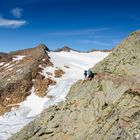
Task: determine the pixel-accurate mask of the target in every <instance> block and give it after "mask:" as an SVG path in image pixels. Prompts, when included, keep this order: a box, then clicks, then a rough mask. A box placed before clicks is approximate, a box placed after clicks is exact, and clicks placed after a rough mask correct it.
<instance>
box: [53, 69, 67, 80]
mask: <svg viewBox="0 0 140 140" xmlns="http://www.w3.org/2000/svg"><path fill="white" fill-rule="evenodd" d="M64 73H65V72H64V71H63V70H62V69H60V68H58V69H56V70H55V71H54V77H55V78H60V77H62V75H63V74H64Z"/></svg>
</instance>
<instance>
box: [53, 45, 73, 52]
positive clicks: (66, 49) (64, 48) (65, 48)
mask: <svg viewBox="0 0 140 140" xmlns="http://www.w3.org/2000/svg"><path fill="white" fill-rule="evenodd" d="M70 50H73V49H72V48H70V47H68V46H64V47H62V48H58V49H56V50H55V52H61V51H66V52H70Z"/></svg>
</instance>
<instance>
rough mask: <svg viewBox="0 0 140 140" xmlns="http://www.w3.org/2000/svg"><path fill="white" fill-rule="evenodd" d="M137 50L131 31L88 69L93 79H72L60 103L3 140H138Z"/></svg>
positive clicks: (138, 35)
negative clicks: (111, 50) (70, 85)
mask: <svg viewBox="0 0 140 140" xmlns="http://www.w3.org/2000/svg"><path fill="white" fill-rule="evenodd" d="M139 54H140V32H139V31H136V32H134V33H132V34H130V35H129V36H128V37H127V38H126V39H125V40H124V41H123V42H121V43H120V45H118V46H117V47H116V48H115V49H114V50H113V52H112V53H110V54H109V56H108V57H106V58H105V59H104V60H103V61H101V62H100V63H98V64H97V65H95V67H93V70H94V71H95V72H96V75H95V76H94V78H93V80H91V81H85V82H83V81H82V80H80V81H77V82H76V83H75V84H74V85H73V86H72V87H71V89H70V91H69V94H68V95H67V97H66V101H65V102H63V103H60V104H59V105H57V106H52V107H50V108H48V109H46V110H45V111H44V112H43V113H42V114H41V116H40V117H39V118H37V119H36V120H34V121H33V122H31V123H29V125H27V126H25V127H24V128H23V129H22V130H21V131H20V132H18V133H17V134H15V135H14V136H13V137H11V138H10V139H9V140H19V139H20V140H23V139H31V140H35V139H39V140H139V139H140V125H139V124H140V74H139V72H140V69H139V66H140V59H139V56H140V55H139ZM81 63H82V62H81ZM78 66H79V65H78Z"/></svg>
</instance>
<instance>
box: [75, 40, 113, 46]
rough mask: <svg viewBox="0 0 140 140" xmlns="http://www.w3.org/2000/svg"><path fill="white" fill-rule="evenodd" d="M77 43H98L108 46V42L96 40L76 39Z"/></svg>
mask: <svg viewBox="0 0 140 140" xmlns="http://www.w3.org/2000/svg"><path fill="white" fill-rule="evenodd" d="M77 42H78V43H81V44H85V45H99V46H110V45H111V44H110V43H107V42H102V41H96V40H77Z"/></svg>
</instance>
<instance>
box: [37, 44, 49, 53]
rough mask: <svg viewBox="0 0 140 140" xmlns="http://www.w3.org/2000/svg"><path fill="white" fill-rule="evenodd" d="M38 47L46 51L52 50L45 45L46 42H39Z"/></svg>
mask: <svg viewBox="0 0 140 140" xmlns="http://www.w3.org/2000/svg"><path fill="white" fill-rule="evenodd" d="M36 48H37V49H39V50H40V49H41V50H44V51H48V52H49V51H50V49H49V48H48V47H47V46H46V45H45V44H39V45H38V46H36Z"/></svg>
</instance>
